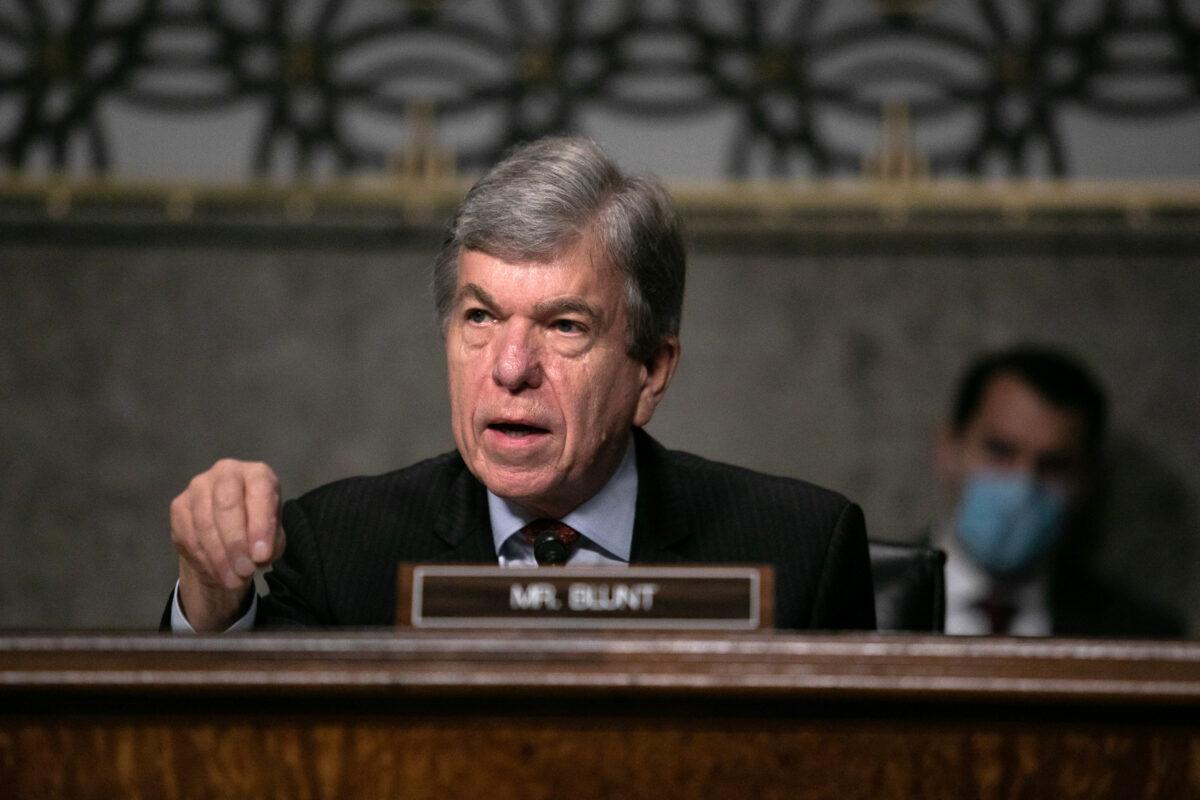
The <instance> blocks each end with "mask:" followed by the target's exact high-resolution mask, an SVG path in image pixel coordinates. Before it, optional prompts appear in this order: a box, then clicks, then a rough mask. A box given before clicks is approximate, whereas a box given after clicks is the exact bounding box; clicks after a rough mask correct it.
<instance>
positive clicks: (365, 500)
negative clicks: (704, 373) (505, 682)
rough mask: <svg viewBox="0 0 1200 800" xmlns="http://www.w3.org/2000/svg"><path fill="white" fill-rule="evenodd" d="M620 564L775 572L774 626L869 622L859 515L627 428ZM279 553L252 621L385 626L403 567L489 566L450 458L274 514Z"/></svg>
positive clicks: (478, 494) (482, 509)
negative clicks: (627, 494) (628, 507)
mask: <svg viewBox="0 0 1200 800" xmlns="http://www.w3.org/2000/svg"><path fill="white" fill-rule="evenodd" d="M635 441H636V447H637V463H638V497H637V512H636V517H635V523H634V531H633V549H632V553H631V558H630V561H631V562H633V563H642V564H651V563H658V564H672V563H678V564H696V563H736V564H759V563H764V564H772V565H774V567H775V591H776V605H775V620H776V626H777V627H780V628H816V629H827V630H832V629H844V628H865V629H870V628H873V627H874V624H875V610H874V599H873V594H872V588H871V572H870V564H869V561H868V557H867V540H866V533H865V528H864V524H863V516H862V512H861V511H860V510H859V508H858V506H856V505H854V504H853V503H851V502H849V501H848V500H846V498H844V497H842V496H841V495H838V494H836V493H834V492H830V491H827V490H825V489H821V488H818V487H816V486H813V485H811V484H808V483H804V482H801V481H796V480H791V479H788V478H778V477H772V476H767V475H762V474H759V473H756V472H751V471H750V470H746V469H741V468H738V467H732V466H728V465H725V464H718V463H715V462H712V461H707V460H705V459H702V458H699V457H697V456H693V455H689V454H687V453H680V452H675V451H669V450H666V449H664V448H663V447H662V446H661V445H659V444H658V443H657V442H656V441H654V440H653V439H652V438H650V436H648V435H647V434H645V433H643V432H641V431H637V432H636V433H635ZM283 525H284V529H285V530H286V532H287V549H286V551H285V552H284V555H283V557H282V558H281V559H280V560H279V561H277V562H276V563H275V565H274V569H273V570H272V571H271V572H270V573H269V574H268V575H267V583H268V585H269V586H270V590H271V591H270V595H269V596H267V597H264V598H262V599H261V600H260V606H259V612H258V618H257V619H258V625H259V626H260V627H283V626H294V625H319V626H327V625H349V626H374V625H392V624H394V621H395V610H396V572H397V567H398V565H399V564H401V563H402V562H417V563H420V562H424V563H479V564H495V563H496V561H497V556H496V550H495V546H494V544H493V542H492V531H491V523H490V520H489V516H488V508H487V496H486V493H485V490H484V487H483V485H482V484H480V483H479V481H478V480H476V479H475V477H474V476H473V475H472V474H471V473H470V471H469V470H467V468H466V465H465V464H464V463H463V460H462V458H461V457H460V456H459V454H458V453H457V452H452V453H447V454H445V455H441V456H437V457H436V458H431V459H429V460H427V461H422V462H420V463H418V464H415V465H413V466H411V467H408V468H406V469H402V470H398V471H396V472H391V473H388V474H386V475H380V476H377V477H368V478H349V479H346V480H342V481H337V482H335V483H332V484H329V485H327V486H324V487H321V488H319V489H316V490H314V491H312V492H309V493H308V494H306V495H304V496H303V497H300V498H299V499H296V500H292V501H289V502H288V503H286V504H285V505H284V507H283Z"/></svg>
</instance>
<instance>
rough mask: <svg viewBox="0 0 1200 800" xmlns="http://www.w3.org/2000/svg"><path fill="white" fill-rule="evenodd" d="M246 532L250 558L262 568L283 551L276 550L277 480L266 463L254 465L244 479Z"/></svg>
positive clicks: (277, 521) (278, 548)
mask: <svg viewBox="0 0 1200 800" xmlns="http://www.w3.org/2000/svg"><path fill="white" fill-rule="evenodd" d="M245 486H246V531H247V537H248V544H249V553H250V558H251V559H253V561H254V562H255V564H257V565H259V566H263V565H266V564H269V563H270V562H271V561H272V560H274V559H276V558H278V557H279V555H280V553H282V552H283V549H282V548H281V547H277V546H276V545H277V542H276V532H277V530H278V529H279V481H278V479H277V478H276V477H275V473H274V472H272V471H271V468H270V467H268V466H267V465H266V464H256V465H253V467H252V468H251V469H250V470H249V471H248V473H247V476H246V484H245Z"/></svg>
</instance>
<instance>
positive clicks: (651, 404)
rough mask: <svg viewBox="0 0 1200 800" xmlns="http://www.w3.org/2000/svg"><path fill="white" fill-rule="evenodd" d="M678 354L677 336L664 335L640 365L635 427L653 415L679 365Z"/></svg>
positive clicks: (645, 422)
mask: <svg viewBox="0 0 1200 800" xmlns="http://www.w3.org/2000/svg"><path fill="white" fill-rule="evenodd" d="M679 354H680V346H679V337H678V336H665V337H663V340H662V342H661V343H659V345H658V349H657V350H655V351H654V355H652V356H650V358H648V359H647V360H646V361H645V363H644V364H643V365H642V387H641V392H640V393H639V395H638V404H637V409H636V410H635V412H634V415H633V424H634V426H635V427H638V428H641V427H643V426H645V425H646V424H647V423H649V422H650V418H651V417H653V416H654V410H655V409H656V408H658V404H659V402H660V401H661V400H662V398H663V395H664V394H666V392H667V387H668V386H670V385H671V378H673V377H675V368H676V367H678V366H679Z"/></svg>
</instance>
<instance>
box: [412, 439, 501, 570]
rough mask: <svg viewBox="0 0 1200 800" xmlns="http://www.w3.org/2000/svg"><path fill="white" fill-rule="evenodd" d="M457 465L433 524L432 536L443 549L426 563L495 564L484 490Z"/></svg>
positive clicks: (473, 477) (463, 465)
mask: <svg viewBox="0 0 1200 800" xmlns="http://www.w3.org/2000/svg"><path fill="white" fill-rule="evenodd" d="M459 464H460V465H461V469H460V470H459V472H458V475H456V476H455V478H454V481H453V483H451V485H450V490H449V491H448V492H447V493H446V499H445V502H443V503H442V507H441V511H440V512H439V513H438V516H437V519H436V520H435V521H434V534H435V535H436V536H437V538H438V539H439V540H440V541H441V544H442V545H443V546H444V548H445V549H444V550H443V551H442V552H440V553H436V554H435V555H434V557H433V558H430V559H427V561H429V562H442V563H451V564H453V563H467V564H475V563H487V564H495V563H496V546H495V544H494V543H493V541H492V524H491V517H490V516H489V514H488V507H487V494H486V490H485V489H484V488H483V484H481V483H480V482H479V481H477V480H476V479H475V476H474V475H472V474H471V471H470V470H469V469H467V467H466V465H465V464H463V463H462V462H461V461H459Z"/></svg>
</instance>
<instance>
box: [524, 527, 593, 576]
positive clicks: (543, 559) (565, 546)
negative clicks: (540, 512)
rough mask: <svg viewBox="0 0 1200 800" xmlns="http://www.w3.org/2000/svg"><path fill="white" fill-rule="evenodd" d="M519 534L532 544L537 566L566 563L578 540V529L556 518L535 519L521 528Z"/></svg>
mask: <svg viewBox="0 0 1200 800" xmlns="http://www.w3.org/2000/svg"><path fill="white" fill-rule="evenodd" d="M521 535H522V536H524V537H525V541H527V542H529V544H531V545H533V557H534V558H535V559H537V563H538V566H548V565H551V564H565V563H567V559H569V558H570V557H571V553H573V552H574V551H575V545H576V544H577V543H578V542H579V531H577V530H575V529H574V528H572V527H571V526H569V525H564V524H563V523H561V522H559V521H558V520H556V519H535V520H534V521H533V522H531V523H529V524H528V525H526V526H525V527H524V528H521Z"/></svg>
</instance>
